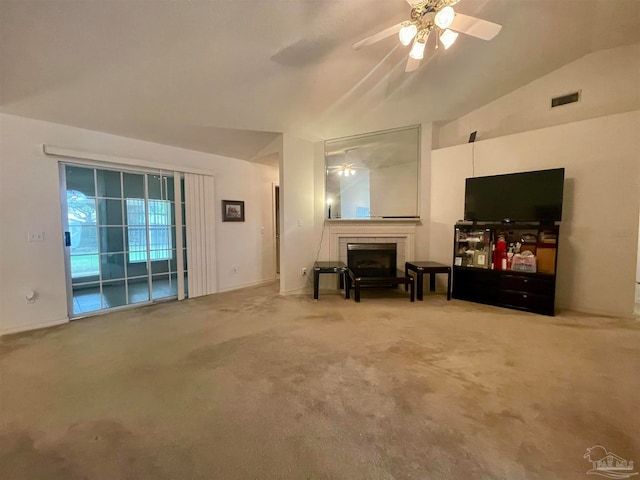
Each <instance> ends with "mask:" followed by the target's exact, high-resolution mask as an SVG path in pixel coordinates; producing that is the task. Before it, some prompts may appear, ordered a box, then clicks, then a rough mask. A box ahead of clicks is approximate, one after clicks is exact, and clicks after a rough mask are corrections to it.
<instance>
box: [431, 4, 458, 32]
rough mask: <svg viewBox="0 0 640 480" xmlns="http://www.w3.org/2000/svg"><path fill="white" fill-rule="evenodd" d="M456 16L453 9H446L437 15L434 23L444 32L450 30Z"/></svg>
mask: <svg viewBox="0 0 640 480" xmlns="http://www.w3.org/2000/svg"><path fill="white" fill-rule="evenodd" d="M455 16H456V12H454V11H453V8H452V7H444V8H443V9H441V10H440V11H439V12H438V13H436V16H435V18H434V19H433V21H434V22H435V24H436V25H437V26H438V27H440V28H442V29H443V30H444V29H445V28H449V27H450V26H451V24H452V23H453V19H454V17H455Z"/></svg>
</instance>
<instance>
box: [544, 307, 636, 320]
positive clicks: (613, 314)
mask: <svg viewBox="0 0 640 480" xmlns="http://www.w3.org/2000/svg"><path fill="white" fill-rule="evenodd" d="M556 310H564V311H569V312H577V313H586V314H589V315H598V316H601V317H617V318H627V319H629V318H633V317H634V315H633V312H629V313H627V314H624V313H621V312H611V311H608V310H600V309H597V308H589V307H584V306H582V305H564V304H556Z"/></svg>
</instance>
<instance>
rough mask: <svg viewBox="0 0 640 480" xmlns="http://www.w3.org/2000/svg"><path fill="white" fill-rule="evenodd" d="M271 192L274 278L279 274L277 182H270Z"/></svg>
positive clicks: (278, 203) (278, 194)
mask: <svg viewBox="0 0 640 480" xmlns="http://www.w3.org/2000/svg"><path fill="white" fill-rule="evenodd" d="M271 187H272V188H271V193H272V196H273V198H272V209H271V211H272V218H273V262H274V267H275V268H274V272H275V275H274V278H278V275H280V185H279V184H278V183H277V182H272V183H271Z"/></svg>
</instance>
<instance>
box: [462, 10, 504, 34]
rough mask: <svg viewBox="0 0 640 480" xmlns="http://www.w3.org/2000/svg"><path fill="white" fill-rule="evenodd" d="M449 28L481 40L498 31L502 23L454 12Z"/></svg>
mask: <svg viewBox="0 0 640 480" xmlns="http://www.w3.org/2000/svg"><path fill="white" fill-rule="evenodd" d="M449 28H450V29H451V30H454V31H456V32H460V33H464V34H466V35H471V36H472V37H477V38H481V39H482V40H491V39H492V38H493V37H495V36H496V35H497V34H498V33H499V32H500V30H501V29H502V25H498V24H497V23H493V22H489V21H487V20H481V19H480V18H476V17H470V16H469V15H464V14H462V13H457V12H456V16H455V18H454V19H453V23H452V24H451V26H450V27H449Z"/></svg>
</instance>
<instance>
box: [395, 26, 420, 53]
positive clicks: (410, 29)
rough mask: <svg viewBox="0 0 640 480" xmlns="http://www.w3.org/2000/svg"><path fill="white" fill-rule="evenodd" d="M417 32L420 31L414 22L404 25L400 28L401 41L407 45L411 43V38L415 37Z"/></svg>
mask: <svg viewBox="0 0 640 480" xmlns="http://www.w3.org/2000/svg"><path fill="white" fill-rule="evenodd" d="M416 33H418V27H416V26H415V25H414V24H413V23H408V24H406V25H403V26H402V28H401V29H400V32H399V33H398V36H399V37H400V43H401V44H402V45H404V46H405V47H406V46H407V45H409V44H410V43H411V40H413V39H414V38H415V36H416Z"/></svg>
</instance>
